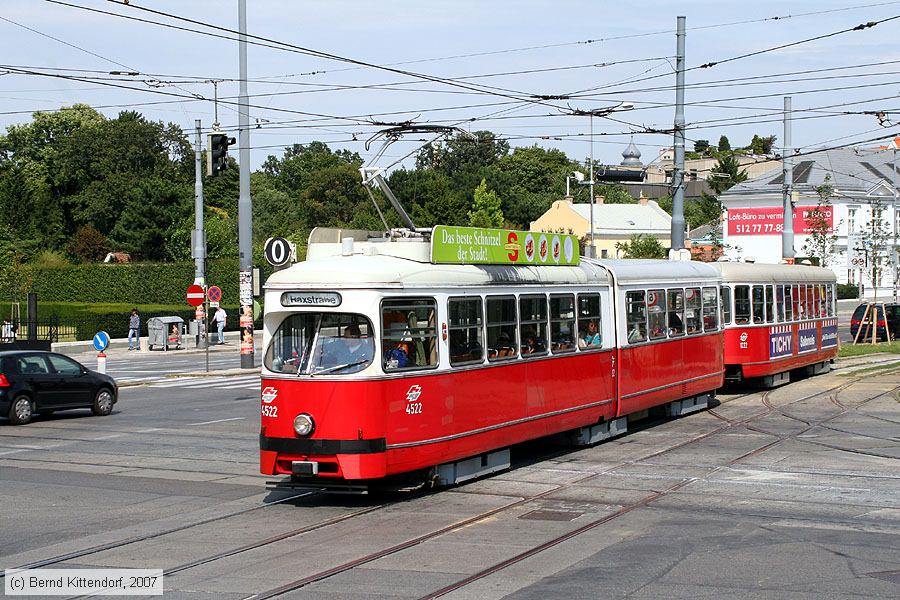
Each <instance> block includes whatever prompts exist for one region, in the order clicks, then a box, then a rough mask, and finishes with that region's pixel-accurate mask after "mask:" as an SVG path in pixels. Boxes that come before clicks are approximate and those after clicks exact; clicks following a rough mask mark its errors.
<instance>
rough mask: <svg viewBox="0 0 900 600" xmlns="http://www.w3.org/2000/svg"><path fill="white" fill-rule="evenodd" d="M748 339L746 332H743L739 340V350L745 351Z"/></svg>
mask: <svg viewBox="0 0 900 600" xmlns="http://www.w3.org/2000/svg"><path fill="white" fill-rule="evenodd" d="M748 337H750V336H748V335H747V332H746V331H745V332H743V333H742V334H741V337H740V340H741V344H740V348H741V350H746V349H747V346H748V345H747V338H748Z"/></svg>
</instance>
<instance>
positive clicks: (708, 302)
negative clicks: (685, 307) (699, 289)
mask: <svg viewBox="0 0 900 600" xmlns="http://www.w3.org/2000/svg"><path fill="white" fill-rule="evenodd" d="M718 297H719V295H718V294H717V293H716V288H713V287H705V288H703V331H717V330H718V329H719V305H718V303H717V302H716V301H717V300H718Z"/></svg>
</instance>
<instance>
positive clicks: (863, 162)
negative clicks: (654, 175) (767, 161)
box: [721, 148, 900, 202]
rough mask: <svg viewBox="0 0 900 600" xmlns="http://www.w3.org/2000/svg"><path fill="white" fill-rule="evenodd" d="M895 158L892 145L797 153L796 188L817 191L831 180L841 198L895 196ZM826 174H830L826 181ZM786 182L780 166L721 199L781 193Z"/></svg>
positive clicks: (744, 183)
mask: <svg viewBox="0 0 900 600" xmlns="http://www.w3.org/2000/svg"><path fill="white" fill-rule="evenodd" d="M893 160H894V153H893V151H891V150H889V149H887V150H886V149H864V148H833V149H827V150H819V151H817V152H811V153H809V154H804V155H802V156H797V157H796V158H795V159H794V177H793V183H794V190H796V191H798V192H800V193H801V194H804V195H806V194H808V195H814V194H815V193H816V188H817V187H818V186H821V185H823V184H825V183H828V184H830V185H832V186H833V187H834V191H835V196H836V197H838V198H840V197H846V196H850V197H858V196H872V195H875V196H893V193H894V192H893V187H892V182H893V181H896V180H900V169H898V170H897V171H896V172H895V171H894V168H893V164H892V163H893ZM826 176H828V177H829V179H828V181H827V182H826V180H825V178H826ZM895 177H896V179H894V178H895ZM783 184H784V177H783V175H782V171H781V168H780V167H779V168H776V169H773V170H772V171H769V172H767V173H765V174H763V175H760V176H759V177H755V178H753V179H748V180H747V181H745V182H743V183H740V184H738V185H736V186H734V187H733V188H731V189H730V190H728V191H727V192H725V193H724V194H723V195H722V197H721V199H722V201H723V202H728V201H729V200H739V199H740V197H742V196H751V195H752V196H759V195H768V194H773V195H778V196H780V195H781V193H782V185H783ZM879 187H880V188H882V189H879Z"/></svg>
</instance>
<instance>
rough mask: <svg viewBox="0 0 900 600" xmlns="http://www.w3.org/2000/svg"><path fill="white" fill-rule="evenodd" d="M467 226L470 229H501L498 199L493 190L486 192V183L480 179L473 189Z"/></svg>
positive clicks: (501, 214) (501, 218) (501, 220)
mask: <svg viewBox="0 0 900 600" xmlns="http://www.w3.org/2000/svg"><path fill="white" fill-rule="evenodd" d="M469 225H471V226H472V227H501V226H502V225H503V211H502V210H501V209H500V198H499V197H498V196H497V194H496V193H495V192H494V190H488V187H487V182H486V181H485V180H484V179H482V180H481V183H480V184H478V187H477V188H475V200H474V202H473V203H472V210H470V211H469Z"/></svg>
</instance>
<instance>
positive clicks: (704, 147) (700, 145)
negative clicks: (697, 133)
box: [694, 140, 709, 154]
mask: <svg viewBox="0 0 900 600" xmlns="http://www.w3.org/2000/svg"><path fill="white" fill-rule="evenodd" d="M708 151H709V140H697V141H695V142H694V152H696V153H697V154H704V153H706V152H708Z"/></svg>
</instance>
